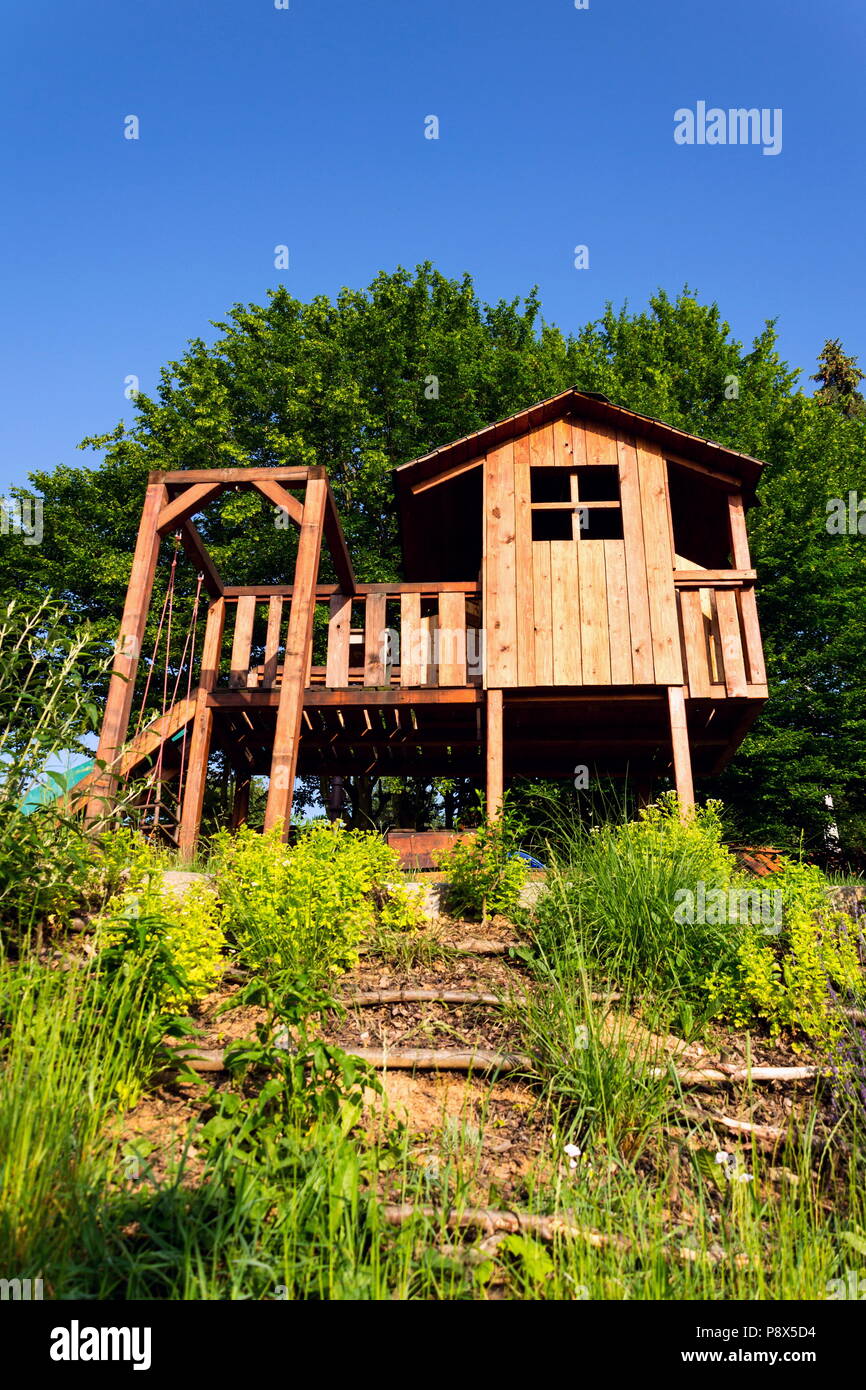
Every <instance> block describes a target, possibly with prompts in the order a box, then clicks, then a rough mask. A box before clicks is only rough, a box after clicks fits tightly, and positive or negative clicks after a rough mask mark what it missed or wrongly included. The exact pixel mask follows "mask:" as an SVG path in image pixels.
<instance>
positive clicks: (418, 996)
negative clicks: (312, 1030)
mask: <svg viewBox="0 0 866 1390" xmlns="http://www.w3.org/2000/svg"><path fill="white" fill-rule="evenodd" d="M223 978H228V976H227V975H226V976H224V977H223ZM589 997H590V999H591V1000H592V1001H593V1003H599V1004H600V1003H604V1004H607V1003H615V1002H616V1001H617V1000H618V999H620V998H621V995H619V994H591V995H590V996H589ZM526 1002H527V1000H526V996H525V995H505V994H502V995H500V994H478V993H476V992H475V991H473V990H471V989H371V990H365V991H363V992H362V993H359V994H347V995H345V996H344V997H343V998H342V999H341V1000H340V1003H341V1004H346V1005H349V1006H352V1005H358V1006H359V1007H360V1008H364V1007H365V1006H367V1005H375V1004H426V1003H442V1004H486V1005H489V1006H490V1007H491V1008H495V1007H496V1006H497V1005H506V1004H510V1003H514V1004H525V1003H526Z"/></svg>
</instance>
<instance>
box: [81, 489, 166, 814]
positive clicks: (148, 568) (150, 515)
mask: <svg viewBox="0 0 866 1390" xmlns="http://www.w3.org/2000/svg"><path fill="white" fill-rule="evenodd" d="M151 477H153V475H151ZM165 499H166V489H165V484H164V483H162V482H154V481H151V482H150V483H148V487H147V491H146V493H145V495H144V507H143V508H142V513H141V522H140V523H139V527H138V539H137V541H136V543H135V554H134V555H133V557H132V569H131V570H130V574H129V584H128V586H127V590H126V603H125V604H124V607H123V617H122V618H121V620H120V636H119V637H118V640H117V648H116V651H115V657H114V665H113V667H112V671H111V681H110V683H109V686H108V698H107V699H106V702H105V714H104V715H103V717H102V729H101V732H100V735H99V747H98V749H97V752H96V759H97V762H104V763H105V771H104V772H103V773H101V774H100V775H99V776H98V777H97V778H96V780H95V782H94V786H93V790H92V792H91V794H90V797H89V799H88V802H87V811H86V815H87V819H88V820H99V819H100V817H101V816H103V815H104V814H105V812H106V811H107V810H109V809H110V808H111V807H112V806H113V804H114V798H115V794H116V791H117V780H118V779H117V773H116V772H115V771H113V765H114V763H115V761H116V759H117V757H118V755H119V753H120V751H121V749H122V748H123V745H124V743H125V742H126V735H127V731H128V729H129V715H130V711H131V709H132V697H133V694H134V693H135V677H136V672H137V671H138V661H139V657H140V656H141V644H142V641H143V639H144V631H145V627H146V626H147V613H148V609H149V607H150V596H151V594H152V592H153V577H154V574H155V573H156V562H157V559H158V557H159V531H158V526H159V514H160V512H161V510H162V507H163V504H164V502H165Z"/></svg>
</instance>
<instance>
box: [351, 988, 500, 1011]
mask: <svg viewBox="0 0 866 1390" xmlns="http://www.w3.org/2000/svg"><path fill="white" fill-rule="evenodd" d="M507 1002H508V1001H507V1000H506V999H505V998H502V997H500V995H498V994H479V993H478V992H477V991H473V990H471V989H371V990H365V991H364V992H363V993H361V994H347V995H346V996H345V997H344V998H343V999H341V1000H340V1003H341V1004H346V1005H347V1006H349V1007H350V1008H351V1007H358V1008H366V1007H367V1006H368V1005H376V1004H434V1003H438V1004H488V1005H490V1006H491V1007H492V1008H495V1007H496V1006H497V1005H498V1004H505V1003H507Z"/></svg>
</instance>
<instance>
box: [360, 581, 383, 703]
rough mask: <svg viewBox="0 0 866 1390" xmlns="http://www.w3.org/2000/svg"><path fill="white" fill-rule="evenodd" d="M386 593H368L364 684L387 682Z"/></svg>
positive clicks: (375, 684) (380, 684)
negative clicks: (385, 652) (385, 646)
mask: <svg viewBox="0 0 866 1390" xmlns="http://www.w3.org/2000/svg"><path fill="white" fill-rule="evenodd" d="M386 598H387V596H386V595H385V594H368V595H367V601H366V605H365V607H366V612H365V614H364V684H365V686H382V685H384V684H385V680H386V675H385V661H384V652H383V650H382V648H383V644H384V641H385V612H386V609H385V604H386Z"/></svg>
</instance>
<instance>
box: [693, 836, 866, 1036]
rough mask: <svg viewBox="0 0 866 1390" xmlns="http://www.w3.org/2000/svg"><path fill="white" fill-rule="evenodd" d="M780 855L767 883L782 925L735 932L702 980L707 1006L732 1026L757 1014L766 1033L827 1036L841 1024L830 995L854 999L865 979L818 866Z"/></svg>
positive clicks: (838, 1032)
mask: <svg viewBox="0 0 866 1390" xmlns="http://www.w3.org/2000/svg"><path fill="white" fill-rule="evenodd" d="M781 862H782V868H781V870H780V871H779V872H778V873H776V874H774V875H773V878H772V884H773V888H774V889H775V890H777V891H779V892H780V893H781V896H782V904H783V919H782V929H781V931H780V932H779V933H778V935H777V936H768V935H767V933H766V931H761V930H759V929H755V928H745V929H741V930H740V931H739V932H738V936H739V941H738V944H737V946H736V951H735V953H734V955H733V957H732V958H729V960H728V962H727V964H726V965H725V966H723V967H720V968H718V969H717V970H714V971H713V972H712V974H711V975H710V976H709V978H708V980H707V983H706V988H707V991H708V994H709V998H710V1003H711V1008H712V1011H713V1013H714V1014H715V1015H716V1016H717V1017H720V1018H726V1019H728V1020H729V1021H730V1022H732V1023H734V1024H735V1025H737V1026H740V1027H743V1026H746V1025H747V1024H751V1023H753V1022H754V1021H756V1020H759V1019H760V1020H762V1021H763V1022H764V1023H766V1024H767V1026H768V1027H769V1029H770V1032H771V1034H772V1035H773V1036H778V1034H779V1033H780V1032H781V1030H782V1029H783V1028H790V1029H793V1030H794V1031H796V1032H802V1033H808V1034H809V1035H810V1036H811V1037H813V1038H815V1039H817V1040H818V1041H820V1042H823V1043H835V1042H837V1041H838V1040H839V1039H840V1038H841V1036H842V1035H843V1033H844V1031H845V1021H844V1018H843V1016H842V1015H841V1013H840V1011H839V1009H838V1008H837V1007H836V995H837V994H839V993H841V994H842V995H843V996H846V997H849V998H851V999H853V1000H856V999H857V998H858V997H859V996H861V995H862V993H863V989H864V983H866V981H864V976H863V971H862V968H861V965H860V959H859V954H858V949H857V937H856V932H855V929H854V924H853V922H852V921H851V918H850V917H848V916H847V914H846V913H844V912H839V911H837V910H836V909H834V908H832V907H831V906H830V903H829V900H828V895H827V881H826V879H825V877H824V875H823V874H822V873H821V870H820V869H818V868H816V867H815V866H813V865H808V864H801V863H796V862H794V861H793V860H790V859H783V860H782V861H781Z"/></svg>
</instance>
